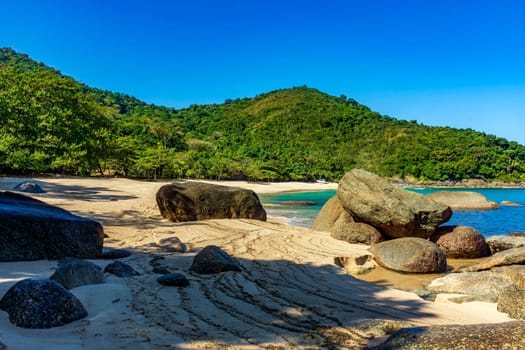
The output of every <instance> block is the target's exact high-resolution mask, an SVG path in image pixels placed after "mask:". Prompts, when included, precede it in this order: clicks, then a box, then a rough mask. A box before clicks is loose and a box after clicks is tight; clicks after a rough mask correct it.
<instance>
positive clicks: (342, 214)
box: [312, 196, 354, 232]
mask: <svg viewBox="0 0 525 350" xmlns="http://www.w3.org/2000/svg"><path fill="white" fill-rule="evenodd" d="M339 219H342V220H343V221H344V222H347V223H350V222H353V221H354V220H353V218H352V216H351V215H350V214H349V213H348V212H347V211H346V210H345V209H344V208H343V206H342V205H341V202H339V198H337V196H333V197H331V198H330V199H329V200H328V201H327V202H326V203H325V204H324V205H323V207H322V208H321V210H320V211H319V214H317V217H316V218H315V221H314V223H313V225H312V230H316V231H325V232H330V230H331V229H332V227H333V226H334V224H335V223H336V221H338V220H339Z"/></svg>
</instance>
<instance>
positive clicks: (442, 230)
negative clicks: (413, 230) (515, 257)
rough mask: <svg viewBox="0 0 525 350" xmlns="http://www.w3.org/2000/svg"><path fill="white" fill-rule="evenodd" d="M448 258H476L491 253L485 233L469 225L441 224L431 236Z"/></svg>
mask: <svg viewBox="0 0 525 350" xmlns="http://www.w3.org/2000/svg"><path fill="white" fill-rule="evenodd" d="M430 240H431V241H432V242H434V243H436V244H437V245H438V247H439V248H441V250H442V251H443V252H444V253H445V255H446V256H447V258H452V259H476V258H483V257H486V256H489V255H490V249H489V246H488V244H487V242H485V238H484V237H483V235H482V234H481V233H480V232H479V231H478V230H476V229H474V228H471V227H467V226H441V227H439V228H438V229H437V231H436V232H435V233H434V234H433V235H432V236H430Z"/></svg>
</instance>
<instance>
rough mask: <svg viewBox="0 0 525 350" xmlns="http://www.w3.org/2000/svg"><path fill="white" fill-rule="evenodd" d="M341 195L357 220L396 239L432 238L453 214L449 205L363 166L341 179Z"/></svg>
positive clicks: (344, 204)
mask: <svg viewBox="0 0 525 350" xmlns="http://www.w3.org/2000/svg"><path fill="white" fill-rule="evenodd" d="M337 197H338V198H339V200H340V202H341V205H342V206H343V208H344V209H346V210H347V211H348V212H349V213H350V214H351V215H352V216H353V217H354V218H355V219H356V221H360V222H365V223H368V224H370V225H372V226H374V227H376V228H377V229H379V230H380V231H381V232H382V233H384V234H386V235H388V236H391V237H394V238H399V237H421V238H428V237H429V236H430V235H431V234H432V233H434V231H435V230H436V229H437V227H438V226H439V225H441V224H442V223H444V222H446V221H447V220H448V219H449V218H450V216H451V215H452V211H451V209H450V208H449V207H448V206H446V205H442V204H439V203H437V202H435V201H433V200H432V199H430V198H428V197H426V196H424V195H421V194H419V193H415V192H411V191H407V190H404V189H402V188H399V187H397V186H394V185H392V184H390V183H389V182H388V181H387V180H386V179H383V178H381V177H379V176H377V175H375V174H372V173H369V172H367V171H364V170H360V169H354V170H352V171H350V172H349V173H347V174H346V175H345V176H344V177H343V178H342V179H341V181H340V182H339V187H338V189H337Z"/></svg>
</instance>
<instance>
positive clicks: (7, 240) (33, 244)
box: [0, 192, 104, 261]
mask: <svg viewBox="0 0 525 350" xmlns="http://www.w3.org/2000/svg"><path fill="white" fill-rule="evenodd" d="M0 222H2V225H0V261H21V260H40V259H60V258H63V257H66V256H72V257H78V258H86V259H90V258H99V257H100V256H101V254H102V244H103V240H104V231H103V229H102V225H100V224H99V223H98V222H96V221H94V220H91V219H87V218H82V217H80V216H76V215H73V214H71V213H70V212H68V211H66V210H64V209H60V208H58V207H54V206H51V205H48V204H46V203H44V202H42V201H39V200H36V199H33V198H29V197H26V196H23V195H20V194H16V193H12V192H0Z"/></svg>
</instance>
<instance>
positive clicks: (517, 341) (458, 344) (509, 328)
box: [371, 321, 525, 350]
mask: <svg viewBox="0 0 525 350" xmlns="http://www.w3.org/2000/svg"><path fill="white" fill-rule="evenodd" d="M523 334H525V322H523V321H512V322H505V323H493V324H478V325H449V326H430V327H415V328H403V329H400V330H397V331H395V332H394V333H392V335H390V337H388V339H387V340H386V341H385V342H384V343H383V344H381V345H379V346H376V347H373V348H371V349H375V350H400V349H404V350H435V349H448V350H467V349H468V350H470V349H486V350H504V349H508V350H514V349H524V348H525V337H523Z"/></svg>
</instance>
